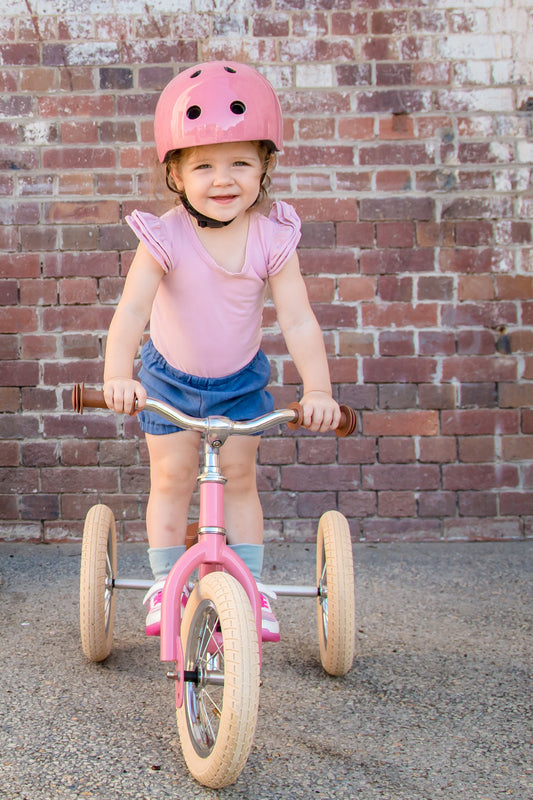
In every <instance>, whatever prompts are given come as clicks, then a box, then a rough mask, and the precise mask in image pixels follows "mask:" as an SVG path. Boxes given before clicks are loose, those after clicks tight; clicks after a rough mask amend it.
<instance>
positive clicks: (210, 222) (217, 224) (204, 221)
mask: <svg viewBox="0 0 533 800" xmlns="http://www.w3.org/2000/svg"><path fill="white" fill-rule="evenodd" d="M265 175H266V172H265V173H264V175H263V177H262V178H261V184H262V183H263V180H264V179H265ZM260 194H261V192H259V194H258V195H257V197H256V198H255V200H254V202H253V203H252V205H251V206H250V208H253V206H255V204H256V203H257V201H258V200H259V196H260ZM180 197H181V202H182V203H183V205H184V206H185V208H186V210H187V211H188V212H189V214H190V215H191V217H194V219H195V220H196V222H197V223H198V227H199V228H225V227H226V225H231V223H232V222H234V221H235V220H236V219H237V218H236V217H233V219H229V220H228V221H227V222H221V220H219V219H213V217H206V215H205V214H202V213H201V212H200V211H197V210H196V209H195V208H194V206H192V205H191V204H190V203H189V198H188V197H187V195H186V194H185V193H183V194H182V195H180Z"/></svg>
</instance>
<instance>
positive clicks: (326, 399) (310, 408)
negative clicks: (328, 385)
mask: <svg viewBox="0 0 533 800" xmlns="http://www.w3.org/2000/svg"><path fill="white" fill-rule="evenodd" d="M300 405H301V406H302V408H303V414H304V421H303V424H304V426H305V427H306V428H309V430H311V431H316V432H320V433H325V432H326V431H332V430H334V429H335V428H337V427H338V426H339V423H340V420H341V411H340V408H339V406H338V403H336V402H335V400H334V399H333V398H332V396H331V395H330V394H328V392H319V391H313V392H307V393H306V394H304V396H303V397H302V399H301V400H300Z"/></svg>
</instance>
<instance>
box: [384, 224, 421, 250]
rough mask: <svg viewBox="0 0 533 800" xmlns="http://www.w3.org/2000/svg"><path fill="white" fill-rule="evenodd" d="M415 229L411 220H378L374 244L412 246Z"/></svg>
mask: <svg viewBox="0 0 533 800" xmlns="http://www.w3.org/2000/svg"><path fill="white" fill-rule="evenodd" d="M414 239H415V229H414V224H413V223H412V222H378V223H377V224H376V244H377V246H378V247H393V248H394V247H413V245H414Z"/></svg>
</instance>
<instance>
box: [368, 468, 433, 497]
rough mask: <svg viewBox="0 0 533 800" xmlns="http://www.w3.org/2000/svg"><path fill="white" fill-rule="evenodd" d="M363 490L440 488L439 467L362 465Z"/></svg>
mask: <svg viewBox="0 0 533 800" xmlns="http://www.w3.org/2000/svg"><path fill="white" fill-rule="evenodd" d="M361 470H362V477H363V480H362V484H361V486H362V488H363V490H369V489H373V490H378V491H382V490H390V491H417V490H426V491H427V490H431V489H439V488H440V467H438V466H436V465H419V464H391V465H386V464H375V465H372V466H363V467H361Z"/></svg>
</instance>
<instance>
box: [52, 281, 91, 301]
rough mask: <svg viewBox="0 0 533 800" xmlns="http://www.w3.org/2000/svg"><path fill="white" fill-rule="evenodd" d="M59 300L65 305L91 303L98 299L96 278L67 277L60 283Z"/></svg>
mask: <svg viewBox="0 0 533 800" xmlns="http://www.w3.org/2000/svg"><path fill="white" fill-rule="evenodd" d="M59 300H60V302H61V303H64V304H65V305H72V304H90V303H96V302H97V301H98V287H97V284H96V279H95V278H66V279H64V280H62V281H60V283H59Z"/></svg>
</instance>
